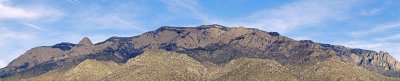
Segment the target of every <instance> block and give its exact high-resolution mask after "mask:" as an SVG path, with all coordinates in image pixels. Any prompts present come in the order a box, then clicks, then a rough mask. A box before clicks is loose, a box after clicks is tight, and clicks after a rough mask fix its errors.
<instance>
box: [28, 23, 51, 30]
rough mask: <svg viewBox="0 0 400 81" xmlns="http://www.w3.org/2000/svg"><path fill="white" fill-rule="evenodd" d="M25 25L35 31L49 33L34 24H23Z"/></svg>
mask: <svg viewBox="0 0 400 81" xmlns="http://www.w3.org/2000/svg"><path fill="white" fill-rule="evenodd" d="M23 24H24V25H26V26H28V27H31V28H33V29H36V30H39V31H47V30H45V29H43V28H42V27H39V26H37V25H34V24H30V23H23Z"/></svg>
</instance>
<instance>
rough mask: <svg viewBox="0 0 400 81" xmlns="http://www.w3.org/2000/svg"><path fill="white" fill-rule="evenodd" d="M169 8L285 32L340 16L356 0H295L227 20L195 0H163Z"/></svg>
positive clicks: (202, 17) (204, 18)
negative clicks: (208, 11)
mask: <svg viewBox="0 0 400 81" xmlns="http://www.w3.org/2000/svg"><path fill="white" fill-rule="evenodd" d="M163 2H164V3H165V4H166V5H167V7H168V9H169V11H171V12H174V13H176V14H191V16H192V17H194V18H195V19H198V20H201V21H203V22H204V23H206V24H210V23H218V24H223V25H229V26H249V27H257V28H260V29H264V30H268V31H277V32H281V33H285V32H287V31H289V30H293V29H296V28H298V27H306V26H311V25H318V24H321V23H324V22H326V21H329V20H342V19H345V18H347V17H349V16H348V14H347V12H348V11H350V10H351V9H352V6H355V5H356V4H357V2H358V0H352V1H349V0H328V1H326V0H298V1H294V2H292V3H288V4H284V5H282V6H280V7H277V8H268V9H264V10H261V11H258V12H254V13H253V14H250V15H249V16H248V17H244V18H232V19H229V20H223V19H219V18H218V17H210V16H209V15H207V14H205V13H204V12H203V10H202V7H201V6H199V4H198V1H197V0H183V1H181V0H163Z"/></svg>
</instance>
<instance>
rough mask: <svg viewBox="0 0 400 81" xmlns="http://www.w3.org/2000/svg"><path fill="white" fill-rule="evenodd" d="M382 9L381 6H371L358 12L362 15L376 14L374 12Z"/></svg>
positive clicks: (377, 12) (376, 12)
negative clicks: (371, 7)
mask: <svg viewBox="0 0 400 81" xmlns="http://www.w3.org/2000/svg"><path fill="white" fill-rule="evenodd" d="M382 9H383V8H373V9H370V10H363V11H361V13H360V14H361V15H364V16H371V15H376V14H379V13H380V12H381V11H382Z"/></svg>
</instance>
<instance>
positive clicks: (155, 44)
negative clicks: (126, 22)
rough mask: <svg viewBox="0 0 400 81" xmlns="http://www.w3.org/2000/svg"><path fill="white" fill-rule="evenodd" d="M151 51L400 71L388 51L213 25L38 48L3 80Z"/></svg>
mask: <svg viewBox="0 0 400 81" xmlns="http://www.w3.org/2000/svg"><path fill="white" fill-rule="evenodd" d="M148 49H164V50H167V51H171V52H177V53H182V54H187V55H188V56H189V57H191V58H193V59H195V60H197V61H199V62H200V63H203V64H204V63H212V64H226V63H229V62H230V61H231V60H234V59H238V58H257V59H269V60H273V61H276V62H277V63H279V64H282V65H283V66H304V65H310V64H311V65H312V64H315V63H319V62H323V61H325V60H327V59H337V60H340V61H342V62H345V63H347V64H352V65H354V66H361V67H364V68H366V69H368V70H369V71H372V72H376V73H385V72H386V71H397V70H399V69H400V67H399V66H400V65H399V63H398V61H396V60H395V59H394V58H393V57H392V56H390V55H389V54H388V53H386V52H379V53H377V52H375V51H370V50H362V49H353V48H347V47H344V46H338V45H329V44H320V43H315V42H313V41H310V40H301V41H296V40H293V39H290V38H288V37H285V36H282V35H280V34H279V33H277V32H265V31H262V30H258V29H254V28H244V27H225V26H221V25H215V24H214V25H202V26H198V27H172V26H163V27H160V28H159V29H157V30H155V31H150V32H146V33H144V34H142V35H139V36H134V37H111V38H109V39H107V40H106V41H104V42H100V43H97V44H93V43H92V42H91V41H90V39H89V38H87V37H85V38H83V39H82V41H80V42H79V43H78V44H77V45H75V44H58V45H55V46H51V47H38V48H34V49H31V50H29V51H28V52H27V53H25V54H23V55H21V56H20V57H18V58H17V59H16V60H14V61H13V62H11V63H10V64H9V66H7V67H6V68H3V69H2V70H1V71H0V76H3V77H4V76H8V75H12V74H14V73H21V72H23V71H24V70H29V71H33V70H34V69H30V68H34V67H36V68H39V67H45V66H40V65H51V67H53V68H50V69H46V70H43V71H48V70H51V69H56V68H58V67H62V66H63V65H66V64H77V63H79V62H82V61H83V60H85V59H97V60H105V61H114V62H116V63H126V62H128V60H129V59H131V58H133V57H135V56H137V55H140V54H142V53H143V52H144V51H145V50H148Z"/></svg>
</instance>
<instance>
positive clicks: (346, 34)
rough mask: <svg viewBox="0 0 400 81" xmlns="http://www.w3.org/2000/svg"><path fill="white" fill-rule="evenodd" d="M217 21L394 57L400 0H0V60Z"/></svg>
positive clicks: (397, 53) (399, 28)
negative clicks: (87, 40)
mask: <svg viewBox="0 0 400 81" xmlns="http://www.w3.org/2000/svg"><path fill="white" fill-rule="evenodd" d="M202 24H221V25H225V26H245V27H251V28H259V29H262V30H265V31H277V32H280V33H281V34H283V35H285V36H288V37H290V38H294V39H297V40H302V39H307V40H314V41H316V42H321V43H329V44H337V45H344V46H348V47H353V48H363V49H371V50H376V51H387V52H389V53H391V54H392V55H393V56H394V57H396V58H397V59H400V51H399V50H400V0H0V31H1V32H0V48H1V49H0V67H4V66H6V65H7V64H8V63H9V62H10V61H12V60H13V59H15V58H17V57H18V56H19V55H21V54H23V53H24V52H25V51H27V50H29V49H30V48H33V47H37V46H50V45H54V44H57V43H60V42H72V43H77V42H78V41H79V40H80V39H81V38H83V37H89V38H91V39H92V41H94V42H101V41H104V40H105V39H107V38H109V37H112V36H122V37H126V36H135V35H139V34H141V33H143V32H145V31H151V30H155V29H157V28H158V27H160V26H166V25H169V26H198V25H202Z"/></svg>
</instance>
